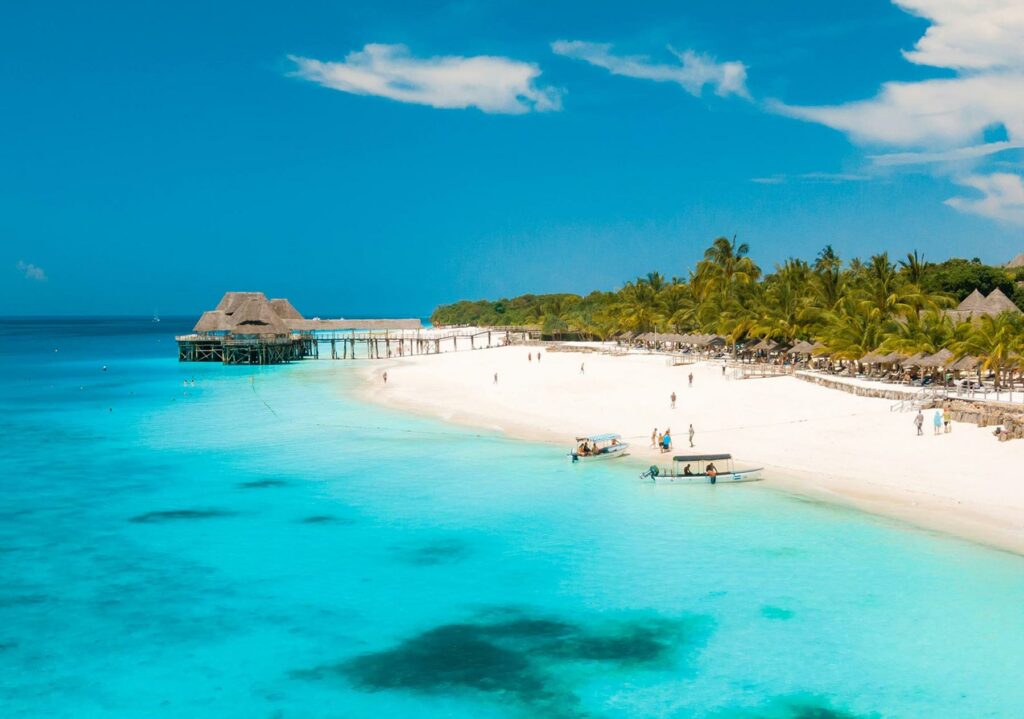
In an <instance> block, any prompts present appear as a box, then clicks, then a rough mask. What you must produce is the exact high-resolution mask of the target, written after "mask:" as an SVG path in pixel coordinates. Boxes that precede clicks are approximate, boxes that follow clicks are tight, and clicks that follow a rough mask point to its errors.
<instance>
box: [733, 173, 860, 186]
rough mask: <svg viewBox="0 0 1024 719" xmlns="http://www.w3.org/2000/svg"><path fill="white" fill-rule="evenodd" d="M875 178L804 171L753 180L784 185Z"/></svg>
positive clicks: (766, 183)
mask: <svg viewBox="0 0 1024 719" xmlns="http://www.w3.org/2000/svg"><path fill="white" fill-rule="evenodd" d="M871 179H873V178H872V177H871V175H859V174H856V173H852V172H804V173H802V174H799V175H769V176H767V177H753V178H751V180H750V181H751V182H756V183H757V184H759V185H784V184H786V183H787V182H825V183H833V184H835V183H840V182H867V181H868V180H871Z"/></svg>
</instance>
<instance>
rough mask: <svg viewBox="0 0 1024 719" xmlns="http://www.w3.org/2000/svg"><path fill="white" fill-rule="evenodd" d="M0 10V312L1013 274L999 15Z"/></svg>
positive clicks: (710, 6) (1008, 127)
mask: <svg viewBox="0 0 1024 719" xmlns="http://www.w3.org/2000/svg"><path fill="white" fill-rule="evenodd" d="M964 4H965V3H963V2H962V0H892V1H891V2H890V1H889V0H885V1H883V0H861V1H859V2H856V3H848V2H817V1H812V0H804V1H803V2H795V1H793V0H776V1H775V2H772V3H765V2H760V1H755V0H749V1H744V2H721V0H716V1H714V2H703V1H701V2H646V1H644V0H634V2H631V3H628V4H624V3H621V2H616V3H612V2H585V3H584V2H579V1H576V2H546V3H532V4H530V5H529V6H527V5H526V4H525V3H521V2H475V1H473V0H461V1H455V2H407V3H400V2H355V1H351V0H350V1H348V2H315V1H314V2H305V3H301V4H299V5H296V4H294V3H291V4H285V3H260V2H244V3H243V2H237V1H235V0H225V1H224V2H218V3H200V2H189V1H184V2H177V3H162V4H161V3H149V2H141V3H140V2H134V3H96V4H83V3H71V2H63V3H62V2H54V3H45V4H43V3H8V4H6V6H5V7H4V9H3V10H0V89H2V92H3V97H4V101H3V106H2V107H3V111H2V112H0V136H2V137H3V141H2V142H0V277H2V278H3V279H2V282H0V314H50V313H53V314H93V313H116V314H131V313H148V312H151V311H153V310H154V309H158V310H159V311H160V312H161V313H163V314H172V313H179V312H180V313H192V312H196V311H199V310H200V309H203V308H206V307H209V306H212V305H213V304H214V303H215V302H216V301H217V299H218V298H219V296H220V294H221V293H222V292H223V291H224V290H228V289H235V290H264V291H266V292H267V293H269V294H272V295H274V296H288V297H290V298H291V299H292V301H293V302H294V304H295V305H296V306H297V307H299V309H300V310H302V311H305V312H306V313H307V314H320V315H325V316H326V315H328V314H334V315H345V316H358V315H368V314H373V315H382V314H384V315H387V314H403V315H408V314H426V313H428V312H429V311H430V309H431V308H432V307H433V306H435V305H436V304H438V303H441V302H449V301H453V300H457V299H470V298H480V297H496V296H499V295H513V294H519V293H523V292H550V291H577V292H582V291H587V290H589V289H593V288H607V289H612V288H615V287H617V286H619V285H621V283H622V282H623V281H625V280H626V279H629V278H631V277H633V276H635V275H637V274H642V273H645V272H647V271H649V270H653V269H657V270H660V271H662V272H664V273H665V274H667V275H670V276H671V275H683V274H685V273H686V271H687V270H688V269H689V268H690V267H692V265H693V263H694V262H695V261H696V260H697V259H698V258H699V255H700V253H701V251H702V249H703V248H704V247H705V246H706V245H707V244H708V243H709V242H710V241H711V240H712V239H713V238H714V237H716V236H719V235H729V236H731V235H733V234H737V235H738V236H739V237H740V238H741V239H742V240H745V241H747V242H749V243H750V244H751V246H752V254H753V255H754V257H755V259H756V260H757V261H758V262H760V263H761V264H762V266H765V267H771V266H772V265H773V264H774V263H775V262H778V261H780V260H782V259H783V258H784V257H786V256H789V255H799V256H804V257H810V256H812V255H813V254H814V253H816V252H817V251H818V250H819V249H820V248H821V247H822V246H823V245H825V244H827V243H831V244H832V245H833V246H834V247H836V248H837V249H838V250H839V252H840V253H841V254H842V255H843V256H844V257H851V256H853V255H867V254H870V253H873V252H877V251H880V250H888V251H890V252H892V253H897V254H902V253H905V252H907V251H910V250H913V249H915V248H916V249H919V250H921V251H923V252H924V254H925V255H926V257H927V258H929V259H935V260H938V259H943V258H945V257H948V256H968V257H973V256H979V257H981V258H982V259H984V260H986V261H990V262H1004V261H1006V260H1008V259H1009V258H1010V257H1012V256H1013V255H1014V254H1016V253H1018V252H1020V251H1024V183H1022V181H1021V176H1022V163H1024V152H1022V150H1021V149H1020V145H1021V143H1024V120H1022V118H1024V51H1022V50H1021V48H1022V47H1024V6H1022V5H1021V4H1020V3H1019V0H990V1H989V2H988V3H987V9H986V10H984V11H982V10H979V9H978V8H974V9H972V11H971V12H967V11H965V10H963V9H962V6H963V5H964Z"/></svg>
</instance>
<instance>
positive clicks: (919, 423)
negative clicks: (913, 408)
mask: <svg viewBox="0 0 1024 719" xmlns="http://www.w3.org/2000/svg"><path fill="white" fill-rule="evenodd" d="M914 426H915V427H917V436H918V437H920V436H921V435H922V434H924V414H922V412H921V410H917V416H916V417H914Z"/></svg>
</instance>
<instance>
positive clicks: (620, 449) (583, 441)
mask: <svg viewBox="0 0 1024 719" xmlns="http://www.w3.org/2000/svg"><path fill="white" fill-rule="evenodd" d="M628 450H629V443H628V442H623V441H622V435H618V434H595V435H590V436H588V437H577V438H576V446H575V447H573V449H572V450H571V451H570V452H569V456H570V457H572V461H573V463H576V462H590V461H593V460H595V459H615V458H616V457H625V456H626V455H627V454H629V451H628Z"/></svg>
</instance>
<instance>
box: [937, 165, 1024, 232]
mask: <svg viewBox="0 0 1024 719" xmlns="http://www.w3.org/2000/svg"><path fill="white" fill-rule="evenodd" d="M958 183H959V184H961V185H964V186H965V187H970V188H972V189H974V190H977V191H978V192H980V193H981V195H982V196H981V197H980V198H979V197H973V198H970V197H951V198H949V199H948V200H946V204H947V205H949V206H950V207H953V208H955V209H957V210H959V211H960V212H967V213H970V214H973V215H981V216H982V217H988V218H991V219H993V220H1001V221H1003V222H1012V223H1014V224H1024V179H1022V178H1021V177H1020V175H1013V174H1010V173H1007V172H995V173H992V174H991V175H968V176H967V177H964V178H961V179H960V180H958Z"/></svg>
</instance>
